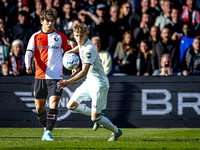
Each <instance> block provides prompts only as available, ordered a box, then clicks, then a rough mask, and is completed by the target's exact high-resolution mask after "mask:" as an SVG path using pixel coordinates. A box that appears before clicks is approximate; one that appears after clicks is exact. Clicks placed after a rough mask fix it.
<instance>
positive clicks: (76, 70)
mask: <svg viewBox="0 0 200 150" xmlns="http://www.w3.org/2000/svg"><path fill="white" fill-rule="evenodd" d="M79 71H80V68H76V69H73V70H72V74H71V76H75V75H76V74H77V73H78V72H79Z"/></svg>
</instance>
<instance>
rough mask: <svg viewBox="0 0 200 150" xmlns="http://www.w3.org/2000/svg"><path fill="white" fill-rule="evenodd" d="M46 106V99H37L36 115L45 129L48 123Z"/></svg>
mask: <svg viewBox="0 0 200 150" xmlns="http://www.w3.org/2000/svg"><path fill="white" fill-rule="evenodd" d="M45 104H46V99H35V107H36V114H37V117H38V120H39V121H40V123H41V124H42V125H43V127H44V128H46V122H47V113H46V110H45V109H44V107H45Z"/></svg>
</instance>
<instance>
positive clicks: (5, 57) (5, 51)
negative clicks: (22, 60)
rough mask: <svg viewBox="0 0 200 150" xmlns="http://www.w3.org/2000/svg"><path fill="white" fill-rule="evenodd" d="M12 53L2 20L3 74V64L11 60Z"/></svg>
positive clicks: (0, 43) (1, 61)
mask: <svg viewBox="0 0 200 150" xmlns="http://www.w3.org/2000/svg"><path fill="white" fill-rule="evenodd" d="M9 53H10V43H9V42H8V40H7V38H6V37H5V29H4V24H3V23H2V22H0V74H1V64H2V63H3V62H4V61H8V60H9Z"/></svg>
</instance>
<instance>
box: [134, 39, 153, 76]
mask: <svg viewBox="0 0 200 150" xmlns="http://www.w3.org/2000/svg"><path fill="white" fill-rule="evenodd" d="M139 49H140V50H139V53H138V55H137V61H136V68H137V76H149V75H152V65H151V57H152V50H151V49H149V43H148V41H147V40H141V42H140V47H139Z"/></svg>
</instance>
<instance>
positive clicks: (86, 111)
mask: <svg viewBox="0 0 200 150" xmlns="http://www.w3.org/2000/svg"><path fill="white" fill-rule="evenodd" d="M71 110H73V111H75V112H78V113H79V114H83V115H86V116H91V108H89V107H87V106H86V104H79V105H78V107H75V109H71Z"/></svg>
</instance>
